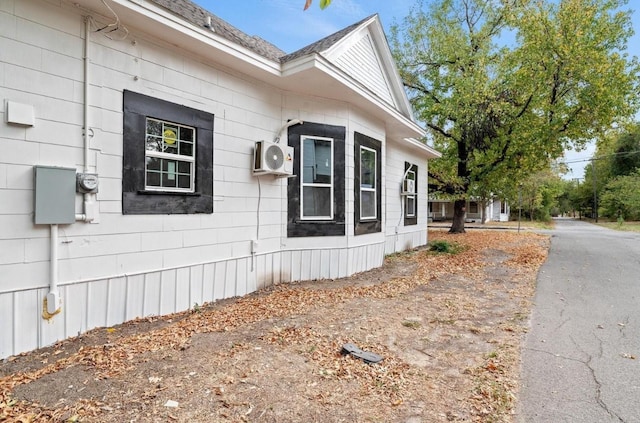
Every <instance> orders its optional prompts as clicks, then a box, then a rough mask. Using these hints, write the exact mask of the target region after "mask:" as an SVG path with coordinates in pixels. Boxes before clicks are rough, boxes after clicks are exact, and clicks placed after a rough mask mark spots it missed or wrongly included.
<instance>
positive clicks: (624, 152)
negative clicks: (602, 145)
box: [558, 150, 640, 164]
mask: <svg viewBox="0 0 640 423" xmlns="http://www.w3.org/2000/svg"><path fill="white" fill-rule="evenodd" d="M638 153H640V150H632V151H620V152H618V153H611V154H606V155H604V156H599V157H592V158H590V159H574V160H565V161H561V162H558V163H560V164H570V163H580V162H590V161H592V160H604V159H605V158H607V157H611V156H622V155H626V154H638Z"/></svg>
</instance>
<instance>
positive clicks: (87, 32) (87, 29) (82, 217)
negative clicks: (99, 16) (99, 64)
mask: <svg viewBox="0 0 640 423" xmlns="http://www.w3.org/2000/svg"><path fill="white" fill-rule="evenodd" d="M90 41H91V17H90V16H86V17H85V19H84V58H83V59H84V81H83V84H84V87H83V88H84V98H83V109H84V110H83V132H84V133H83V141H84V167H83V172H84V173H88V172H89V140H90V136H89V88H90V86H89V70H90V66H89V64H90V63H89V60H90V59H89V58H90V57H91V55H90V54H89V53H90V50H89V47H90V45H91V42H90ZM83 200H84V201H83V202H82V207H83V213H82V214H76V216H75V217H76V220H79V221H84V222H90V221H92V220H93V216H88V215H87V211H88V208H89V207H90V206H89V203H90V202H91V194H84V198H83Z"/></svg>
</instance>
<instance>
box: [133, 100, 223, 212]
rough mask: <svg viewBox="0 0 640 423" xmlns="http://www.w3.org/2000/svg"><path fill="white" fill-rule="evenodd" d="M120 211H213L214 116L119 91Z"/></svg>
mask: <svg viewBox="0 0 640 423" xmlns="http://www.w3.org/2000/svg"><path fill="white" fill-rule="evenodd" d="M123 110H124V125H123V143H124V145H123V155H122V156H123V171H122V213H123V214H174V213H175V214H191V213H213V120H214V115H212V114H210V113H207V112H203V111H201V110H196V109H192V108H190V107H186V106H182V105H179V104H175V103H171V102H168V101H164V100H160V99H157V98H153V97H149V96H146V95H142V94H138V93H134V92H131V91H126V90H125V91H124V95H123Z"/></svg>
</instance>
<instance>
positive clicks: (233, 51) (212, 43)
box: [78, 0, 280, 76]
mask: <svg viewBox="0 0 640 423" xmlns="http://www.w3.org/2000/svg"><path fill="white" fill-rule="evenodd" d="M109 1H110V2H111V3H112V4H113V5H114V6H115V5H117V6H119V7H122V8H125V9H127V10H129V11H130V12H132V13H134V14H137V15H139V16H142V17H144V18H146V22H145V21H144V20H138V19H136V20H135V21H132V22H125V23H124V24H125V26H126V25H132V26H137V27H139V28H140V29H142V30H145V31H147V32H150V33H152V34H154V35H156V36H158V34H155V33H159V34H161V36H158V38H160V39H164V40H165V41H167V42H170V43H171V44H174V45H178V46H180V47H183V48H185V49H187V50H190V51H193V52H195V53H197V54H199V55H202V56H204V57H212V58H216V57H217V55H218V54H220V53H223V54H226V55H229V56H231V57H232V58H234V59H236V60H238V61H241V62H244V63H245V64H248V65H250V66H252V67H254V68H257V69H259V70H261V71H264V72H267V73H269V74H271V75H274V76H280V63H279V62H276V61H273V60H270V59H267V58H265V57H263V56H260V55H259V54H257V53H254V52H253V51H251V50H249V49H247V48H245V47H242V46H240V45H238V44H235V43H232V42H231V41H229V40H227V39H226V38H224V37H222V36H220V35H218V34H217V33H216V32H214V31H211V30H208V29H206V28H204V27H203V28H198V27H196V26H194V25H193V24H191V23H189V22H186V21H185V20H184V19H182V18H180V17H178V16H176V15H174V14H172V13H171V12H169V11H167V10H165V9H163V8H161V7H159V6H157V5H156V4H154V3H150V2H147V1H144V0H109ZM80 2H83V3H89V4H87V5H86V7H89V5H90V4H91V3H92V2H90V1H85V0H79V1H78V3H80ZM152 24H155V25H159V26H161V28H162V29H161V30H158V29H157V28H154V25H152ZM194 43H195V44H194ZM207 49H215V52H213V51H207ZM218 59H219V58H218Z"/></svg>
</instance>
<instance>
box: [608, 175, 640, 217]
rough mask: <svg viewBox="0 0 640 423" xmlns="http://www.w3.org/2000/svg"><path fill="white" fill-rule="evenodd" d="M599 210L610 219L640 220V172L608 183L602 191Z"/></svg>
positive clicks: (619, 177)
mask: <svg viewBox="0 0 640 423" xmlns="http://www.w3.org/2000/svg"><path fill="white" fill-rule="evenodd" d="M600 209H601V211H602V214H603V215H605V216H607V217H609V218H612V219H616V218H618V217H621V218H622V219H624V220H640V170H636V171H635V172H633V173H631V174H629V175H624V176H618V177H616V178H614V179H613V180H612V181H610V182H609V183H608V184H607V186H606V187H605V189H604V190H603V194H602V196H601V200H600Z"/></svg>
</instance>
